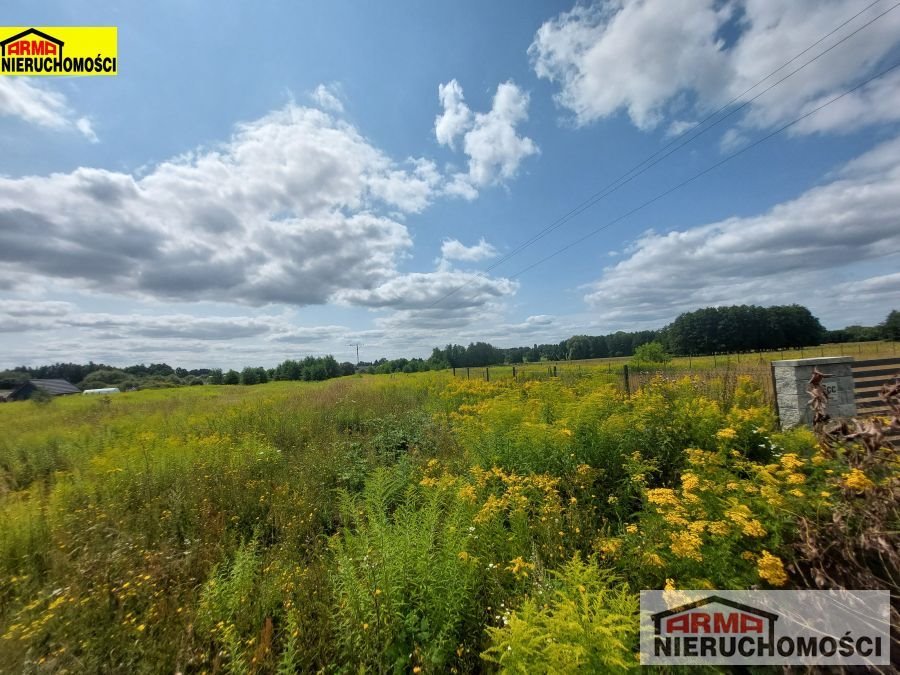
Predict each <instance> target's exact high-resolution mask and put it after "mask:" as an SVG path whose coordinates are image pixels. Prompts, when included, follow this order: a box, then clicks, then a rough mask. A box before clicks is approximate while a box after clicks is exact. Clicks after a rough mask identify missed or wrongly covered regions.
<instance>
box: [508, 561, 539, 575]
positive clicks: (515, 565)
mask: <svg viewBox="0 0 900 675" xmlns="http://www.w3.org/2000/svg"><path fill="white" fill-rule="evenodd" d="M509 562H510V563H511V565H510V566H509V567H507V568H506V569H507V570H509V571H510V572H512V573H513V575H514V576H515V577H516V578H518V579H521V578H525V577H527V576H528V570H530V569H534V564H533V563H530V562H525V561H524V560H523V559H522V556H518V557H516V558H513V559H512V560H510V561H509Z"/></svg>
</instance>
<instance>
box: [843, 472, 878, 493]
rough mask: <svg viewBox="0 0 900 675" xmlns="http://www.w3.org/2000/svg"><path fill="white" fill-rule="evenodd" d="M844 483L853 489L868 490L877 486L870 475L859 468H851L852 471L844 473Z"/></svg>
mask: <svg viewBox="0 0 900 675" xmlns="http://www.w3.org/2000/svg"><path fill="white" fill-rule="evenodd" d="M843 478H844V485H845V486H847V487H848V488H851V489H853V490H859V491H860V492H862V491H863V490H868V489H870V488H873V487H875V483H873V482H872V481H871V480H869V477H868V476H867V475H866V474H864V473H863V472H862V471H860V470H859V469H851V470H850V473H845V474H844V475H843Z"/></svg>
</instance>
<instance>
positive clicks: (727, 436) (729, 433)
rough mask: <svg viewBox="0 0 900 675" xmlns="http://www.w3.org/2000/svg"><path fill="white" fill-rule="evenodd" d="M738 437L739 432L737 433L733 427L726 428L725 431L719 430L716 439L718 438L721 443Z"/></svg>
mask: <svg viewBox="0 0 900 675" xmlns="http://www.w3.org/2000/svg"><path fill="white" fill-rule="evenodd" d="M736 436H737V431H735V430H734V429H732V428H731V427H725V428H724V429H719V430H718V431H717V432H716V438H718V439H719V440H720V441H730V440H731V439H733V438H734V437H736Z"/></svg>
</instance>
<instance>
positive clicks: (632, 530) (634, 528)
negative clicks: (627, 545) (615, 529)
mask: <svg viewBox="0 0 900 675" xmlns="http://www.w3.org/2000/svg"><path fill="white" fill-rule="evenodd" d="M625 531H626V532H627V533H628V534H634V533H635V532H637V531H638V527H637V525H635V524H634V523H632V524H631V525H626V526H625Z"/></svg>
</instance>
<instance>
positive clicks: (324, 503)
mask: <svg viewBox="0 0 900 675" xmlns="http://www.w3.org/2000/svg"><path fill="white" fill-rule="evenodd" d="M778 356H779V357H780V355H778ZM696 363H697V359H694V360H693V363H692V367H694V365H695V364H696ZM542 367H543V368H544V370H546V367H545V366H543V364H536V365H535V366H534V368H535V369H536V370H537V369H540V368H542ZM494 370H495V369H493V368H492V369H491V375H492V376H493V375H494ZM497 370H498V371H499V370H501V369H497ZM563 371H564V372H562V373H560V375H559V377H542V378H532V379H528V378H523V379H520V380H519V381H514V380H513V379H512V377H511V372H510V374H508V375H506V376H503V377H492V378H491V380H490V381H485V380H484V379H482V378H480V377H479V378H476V377H474V375H473V377H471V378H470V379H466V378H465V377H460V376H459V372H458V373H457V377H455V378H454V377H452V376H451V374H450V373H449V372H447V371H445V372H437V373H421V374H415V375H402V374H398V375H395V376H364V377H363V376H351V377H345V378H341V379H337V380H332V381H328V382H324V383H318V384H313V383H296V382H275V383H269V384H265V385H258V386H253V387H243V386H203V387H189V388H181V389H170V390H157V391H141V392H134V393H126V394H121V395H117V396H115V397H110V398H97V397H69V398H61V399H55V400H53V401H52V402H51V403H49V404H43V405H41V404H37V403H32V402H22V403H10V404H5V405H2V406H0V523H2V526H0V672H25V673H42V672H54V673H57V672H69V673H85V672H117V673H119V672H121V673H175V672H180V673H202V672H206V673H270V672H278V673H293V672H309V671H323V672H360V671H375V672H414V673H420V672H424V673H428V672H444V671H451V672H471V671H493V670H497V669H499V670H509V671H515V672H525V671H526V670H527V671H528V672H573V671H584V672H597V671H611V670H616V671H618V670H623V669H629V668H636V667H637V666H638V661H637V657H636V649H637V618H636V613H637V604H638V595H637V594H638V591H639V590H640V589H647V588H664V587H667V588H750V587H755V588H792V587H793V588H797V587H807V586H810V585H811V584H812V582H811V581H810V579H813V578H814V577H815V572H816V568H815V565H816V563H815V561H814V560H813V559H814V558H815V557H816V556H817V555H818V554H819V552H818V551H812V552H811V551H809V550H808V549H804V548H803V547H804V546H808V545H809V542H810V541H819V542H824V543H823V544H822V547H821V548H822V549H824V548H825V547H826V545H827V541H826V538H827V537H828V536H832V537H837V536H844V535H845V534H846V536H847V537H850V536H856V535H857V534H858V533H860V532H862V533H864V532H865V531H867V528H869V529H871V528H872V527H876V526H877V527H884V526H885V522H883V521H882V522H879V523H876V524H873V523H871V522H869V521H868V520H867V518H868V516H866V515H865V514H867V513H868V512H869V511H868V509H869V507H870V506H871V504H872V503H874V502H878V503H879V504H884V503H885V491H889V492H890V491H894V490H895V489H896V482H897V473H896V470H895V469H891V468H890V467H892V466H896V465H891V464H890V463H889V462H882V463H877V462H869V463H867V464H865V465H862V469H861V468H860V466H861V465H860V464H859V462H858V461H857V459H856V458H857V453H856V451H855V450H854V449H853V448H846V449H837V450H833V449H831V450H829V449H826V448H823V447H820V446H819V444H818V443H817V442H816V439H815V437H814V436H813V435H812V433H811V432H809V431H807V430H802V429H801V430H795V431H790V432H785V433H782V432H779V431H777V430H776V429H775V422H774V419H773V415H772V412H771V407H770V406H769V405H768V404H767V402H766V396H765V392H764V390H763V388H762V387H761V386H760V383H759V382H755V381H754V379H753V378H752V377H751V376H747V375H746V374H743V375H742V374H741V373H739V372H735V374H733V377H732V375H731V374H728V375H726V376H723V377H728V378H731V379H730V383H729V384H727V385H726V384H721V383H720V385H716V384H715V383H714V382H713V379H714V378H712V377H711V378H707V379H705V380H704V379H703V378H701V377H699V376H694V377H691V376H685V377H668V378H662V377H656V378H647V380H646V382H644V383H643V386H641V387H640V388H639V389H637V390H633V391H632V392H631V394H630V395H627V394H626V393H625V392H624V391H623V388H622V386H621V381H620V378H617V377H616V376H615V374H614V373H612V368H611V367H607V365H606V364H595V365H593V366H592V365H590V364H584V365H581V366H579V365H578V364H571V365H567V366H566V367H565V368H564V369H563ZM608 371H609V372H608ZM473 374H474V369H473ZM498 374H499V373H498ZM720 379H721V378H720ZM726 394H727V395H726ZM890 494H894V493H893V492H890ZM837 513H841V514H843V516H845V517H844V518H843V519H842V522H845V523H846V526H847V527H848V528H856V529H855V530H853V531H852V532H849V531H848V532H843V533H837V534H836V533H834V531H833V530H829V529H828V528H829V527H833V523H834V522H835V519H834V515H835V514H837ZM895 517H896V513H893V514H891V513H888V514H887V515H886V516H884V518H887V519H888V520H890V519H891V518H895ZM888 525H889V526H890V527H892V528H893V530H894V531H896V525H897V523H896V521H891V522H890V523H888ZM801 531H803V532H805V533H806V535H808V536H805V537H804V538H803V541H800V537H799V533H800V532H801ZM816 537H818V539H816ZM870 567H871V569H870V571H871V572H872V574H873V577H872V578H873V579H876V581H874V582H870V583H873V584H875V583H879V582H878V581H877V580H878V579H881V578H883V577H884V574H883V570H879V569H877V563H872V565H870ZM889 576H890V573H888V577H889ZM835 583H836V582H835Z"/></svg>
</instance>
